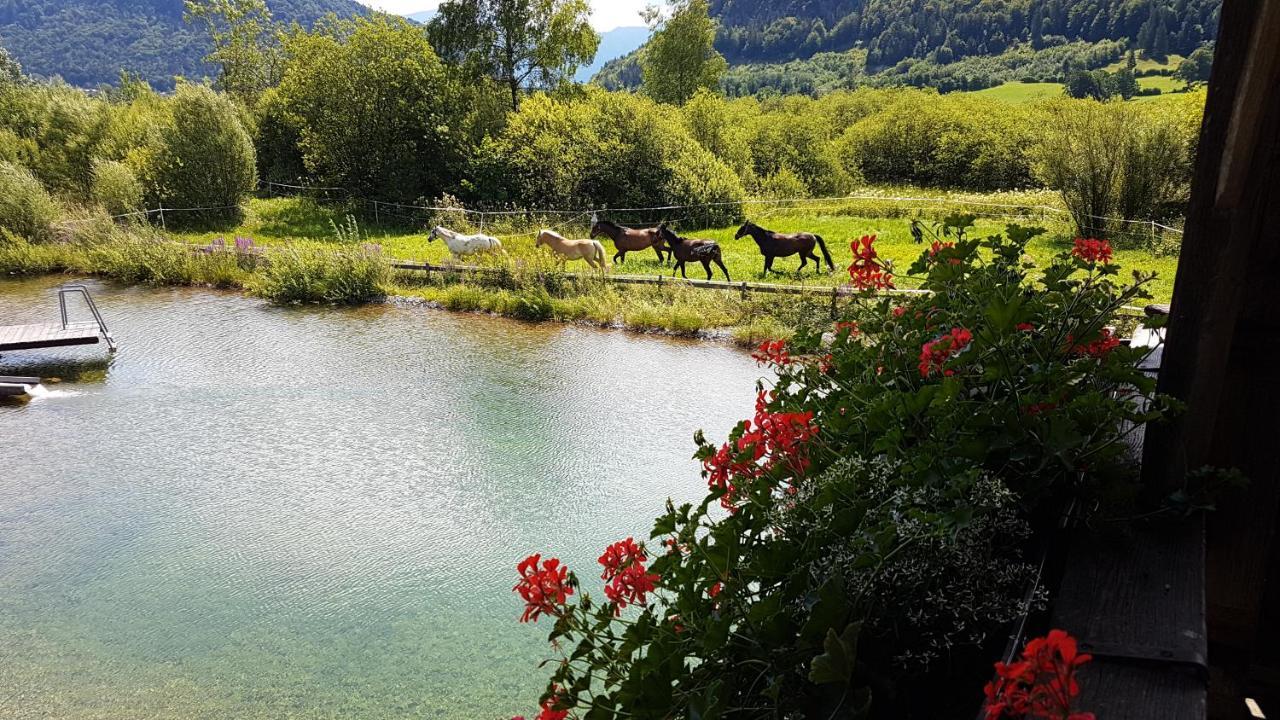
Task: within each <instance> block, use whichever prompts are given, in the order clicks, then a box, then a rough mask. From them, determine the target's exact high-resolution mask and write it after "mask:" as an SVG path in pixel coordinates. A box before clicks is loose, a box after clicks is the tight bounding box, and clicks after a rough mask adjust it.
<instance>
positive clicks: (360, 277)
mask: <svg viewBox="0 0 1280 720" xmlns="http://www.w3.org/2000/svg"><path fill="white" fill-rule="evenodd" d="M878 195H879V196H878V197H871V198H868V199H858V200H847V201H840V202H835V203H832V202H828V203H809V204H806V205H804V206H803V207H780V206H778V205H763V204H762V205H759V206H756V207H753V208H749V209H748V211H749V214H750V215H751V216H752V217H753V218H757V220H758V222H760V223H761V224H764V225H766V226H767V227H770V228H771V229H775V230H779V231H799V230H805V231H810V232H816V233H818V234H819V235H822V236H823V237H825V238H826V240H827V244H828V247H829V249H830V251H831V253H832V256H833V261H834V263H835V266H836V271H835V272H834V273H827V272H825V271H824V272H823V273H821V274H819V273H816V272H814V270H815V269H814V268H812V266H811V267H810V268H808V269H807V272H806V273H805V274H803V275H800V274H798V273H796V272H795V269H796V268H797V266H798V260H797V259H796V258H789V259H785V260H781V261H779V262H778V263H776V265H775V267H777V268H785V269H786V271H787V272H785V273H782V274H774V275H771V276H769V277H767V278H766V277H765V276H764V275H763V273H762V260H761V258H760V255H759V251H758V249H757V248H756V246H755V244H754V243H753V242H752V241H751V240H750V239H749V238H744V239H741V240H738V239H735V238H734V237H733V236H734V234H735V231H736V227H713V228H705V229H684V230H682V232H686V233H688V234H691V235H695V236H698V237H707V238H711V239H714V240H716V241H718V242H720V243H721V244H722V246H723V248H724V257H725V263H726V265H727V266H728V268H729V272H730V275H731V276H732V278H733V279H734V280H735V281H739V282H741V281H753V282H754V281H761V280H767V281H770V282H781V283H789V284H804V285H809V286H813V287H815V288H828V287H833V286H835V285H840V284H843V283H845V282H846V281H847V280H848V275H847V273H846V272H845V268H847V267H848V265H849V263H850V262H851V251H850V248H849V241H850V240H851V239H853V238H857V237H860V236H861V235H863V234H875V235H877V236H878V237H879V239H880V240H879V243H878V248H879V250H880V252H881V254H882V256H883V257H886V258H888V259H890V260H893V261H894V262H896V263H897V265H898V267H899V268H902V269H905V268H906V267H908V266H909V265H910V264H911V262H912V261H913V260H914V259H915V258H916V257H917V256H918V255H919V253H920V251H921V248H920V246H919V245H917V244H916V243H915V242H914V241H913V239H912V236H911V231H910V226H911V221H912V219H913V218H918V219H921V220H923V221H924V222H926V223H928V222H934V221H936V220H938V219H941V218H942V217H945V216H946V215H950V214H954V213H967V214H974V215H977V216H979V219H978V221H977V232H978V234H985V233H988V232H991V233H994V232H997V231H1000V230H1002V229H1003V228H1004V226H1005V225H1006V224H1008V223H1010V222H1018V223H1021V224H1035V225H1041V226H1044V227H1047V228H1049V229H1050V232H1049V233H1048V234H1046V235H1045V236H1042V237H1040V238H1037V239H1036V240H1035V241H1034V242H1033V243H1032V245H1031V246H1030V248H1029V254H1030V255H1031V259H1032V260H1034V261H1035V262H1036V263H1037V264H1040V265H1044V264H1047V263H1048V261H1049V260H1050V258H1051V257H1052V256H1054V255H1056V254H1058V253H1060V252H1062V250H1063V249H1064V248H1067V247H1069V246H1070V242H1071V239H1070V233H1069V225H1068V224H1067V223H1066V221H1065V220H1064V219H1063V218H1062V217H1061V216H1059V215H1057V214H1056V213H1054V212H1052V211H1050V210H1046V209H1045V208H1046V207H1050V208H1051V207H1052V203H1053V202H1054V198H1053V197H1052V196H1051V195H1049V194H1048V193H1036V192H1033V193H1003V194H999V195H964V194H942V193H926V192H922V191H919V190H896V191H889V190H882V191H879V193H878ZM903 197H912V198H916V199H915V200H911V201H904V200H902V199H901V198H903ZM361 211H362V208H360V207H357V206H354V205H351V204H344V203H333V202H318V201H315V200H308V199H301V198H274V199H258V200H254V201H252V202H250V203H249V205H248V207H247V209H246V219H245V221H244V223H243V224H242V225H241V226H239V227H236V228H229V229H226V230H223V231H212V232H188V233H166V232H164V231H162V230H160V229H157V228H154V227H151V226H148V225H116V224H112V223H111V222H110V221H108V220H105V219H101V218H94V217H88V218H77V219H76V220H74V221H70V222H67V223H64V224H63V225H62V226H61V227H60V229H59V232H58V240H57V241H53V242H46V243H29V242H25V241H22V240H19V239H17V238H15V237H13V236H6V237H5V238H4V239H0V273H3V274H48V273H60V272H65V273H76V274H88V275H100V276H104V277H112V278H117V279H119V280H121V281H124V282H130V283H140V284H153V285H196V286H209V287H217V288H229V289H240V290H244V291H246V292H249V293H252V294H254V295H257V296H260V297H263V298H266V299H269V300H272V301H274V302H279V303H286V304H287V303H302V302H324V303H338V304H358V303H364V302H370V301H376V300H379V299H381V298H383V297H386V296H389V295H390V296H401V297H405V298H412V299H416V300H421V301H424V302H427V303H430V304H433V305H436V306H439V307H442V308H446V309H450V310H456V311H472V312H490V313H496V314H501V315H506V316H510V317H516V318H521V319H525V320H530V321H545V320H555V321H561V322H581V323H590V324H594V325H600V326H614V327H628V328H633V329H636V330H641V331H663V332H671V333H680V334H699V333H714V334H719V335H727V336H732V337H733V338H735V339H737V340H739V341H741V342H744V343H754V342H758V341H759V340H760V339H761V338H766V337H782V336H786V335H787V334H789V332H790V330H789V329H790V328H791V327H793V326H794V325H795V324H796V322H797V320H798V319H799V318H800V317H802V316H806V317H808V316H812V315H813V314H814V313H829V312H830V311H831V308H830V304H831V297H830V295H828V294H825V293H822V294H815V295H814V296H812V297H800V296H790V295H774V294H760V293H744V292H740V291H736V290H735V291H721V290H707V289H699V288H693V287H690V286H687V285H683V284H681V283H669V284H667V285H666V286H663V287H650V286H630V285H618V284H614V283H610V282H607V281H606V280H604V279H601V278H595V277H591V276H590V275H589V274H587V273H585V272H582V273H581V274H565V273H564V272H562V270H564V269H568V270H570V271H575V270H577V271H585V270H586V267H585V266H584V265H580V264H574V265H569V266H568V267H567V268H565V267H564V266H562V265H561V264H560V263H559V262H558V261H557V259H556V258H554V257H552V256H551V255H550V254H549V253H548V251H546V250H545V249H541V250H539V249H536V248H534V246H533V234H532V232H531V231H530V228H531V227H537V226H540V225H541V224H542V223H541V222H539V219H533V220H532V223H533V224H532V225H530V222H531V221H530V220H524V221H523V222H522V223H521V224H519V225H514V224H508V225H506V226H497V227H495V226H493V225H492V224H486V225H485V226H484V229H485V230H486V231H488V232H492V233H494V234H498V235H500V236H501V237H502V238H503V242H504V247H505V250H506V252H505V253H504V254H502V255H490V256H482V257H477V258H474V259H471V260H469V262H473V263H476V264H480V265H483V266H487V269H488V272H483V273H468V272H459V273H439V272H436V273H430V274H425V273H420V272H412V271H395V270H393V269H392V267H391V263H392V261H394V260H414V261H426V262H432V263H438V264H448V263H449V262H451V259H450V257H449V253H448V250H447V248H446V247H445V246H444V245H443V243H439V242H437V243H432V244H428V243H427V242H426V237H425V233H424V231H423V229H422V228H423V227H425V226H426V225H427V224H429V223H431V222H435V221H447V222H449V223H450V224H451V225H453V226H455V227H458V228H460V229H463V230H479V229H480V223H479V222H478V220H477V219H475V216H463V215H458V214H455V215H454V216H452V217H449V218H432V217H428V216H426V214H425V213H424V214H423V215H422V216H419V217H395V216H392V215H390V214H389V213H385V212H384V213H381V215H380V217H379V218H378V219H379V220H381V222H369V223H367V224H361V223H358V222H354V221H353V220H352V219H351V217H352V216H353V215H354V213H357V212H361ZM677 213H679V211H673V216H671V217H668V218H666V219H668V220H670V221H673V222H676V223H678V224H679V225H680V226H681V227H682V228H687V227H697V219H696V217H692V216H691V215H690V213H687V212H686V213H685V216H684V217H680V216H678V215H677ZM541 220H546V221H547V222H546V224H551V225H553V226H554V225H555V221H554V219H546V218H543V219H541ZM585 223H586V220H585V219H582V220H580V221H579V222H578V223H577V224H572V225H569V226H561V227H559V228H558V229H560V230H562V231H563V232H564V233H565V234H567V235H570V236H582V235H585V234H586V232H587V227H586V225H585ZM237 238H238V239H239V242H238V243H237ZM605 244H606V247H608V249H609V254H610V255H612V251H613V249H612V246H611V243H609V242H608V241H606V242H605ZM237 245H239V247H238V248H237ZM1117 261H1118V262H1120V263H1122V264H1123V265H1124V266H1125V267H1126V268H1127V269H1141V270H1148V271H1152V270H1153V271H1156V272H1158V273H1159V275H1160V279H1159V280H1158V281H1157V283H1156V285H1155V287H1154V291H1155V294H1156V295H1157V298H1158V299H1160V300H1162V301H1163V300H1167V299H1168V297H1169V296H1170V295H1171V294H1172V283H1173V276H1174V271H1175V269H1176V259H1175V258H1172V257H1156V256H1154V255H1152V254H1150V253H1148V252H1145V251H1142V250H1137V249H1130V250H1123V249H1122V250H1119V251H1118V252H1117ZM691 271H692V274H691V275H690V277H691V278H696V279H701V278H702V277H704V275H703V274H702V271H701V267H700V266H694V267H693V268H691ZM613 272H615V273H626V274H637V275H664V276H668V277H669V276H670V274H671V270H670V268H669V267H664V266H662V265H660V264H659V263H658V261H657V258H656V256H655V255H654V254H653V253H652V252H639V253H632V254H630V255H629V256H628V258H627V261H626V263H625V264H621V265H619V266H617V267H615V268H613ZM718 279H720V278H719V277H718ZM901 284H902V285H903V286H910V285H911V281H910V279H909V278H902V279H901Z"/></svg>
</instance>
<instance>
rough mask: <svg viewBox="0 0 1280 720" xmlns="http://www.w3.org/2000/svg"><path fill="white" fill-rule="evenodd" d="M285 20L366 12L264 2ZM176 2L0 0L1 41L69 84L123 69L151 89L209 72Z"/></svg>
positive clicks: (320, 3) (336, 1) (339, 0)
mask: <svg viewBox="0 0 1280 720" xmlns="http://www.w3.org/2000/svg"><path fill="white" fill-rule="evenodd" d="M267 5H268V6H269V7H270V8H271V12H272V15H273V16H274V17H275V19H276V20H280V21H282V22H285V23H290V22H298V23H300V24H302V25H305V26H310V25H311V24H312V23H314V22H315V21H316V20H317V19H319V18H320V17H323V16H324V15H326V14H328V13H336V14H337V15H339V16H341V17H352V16H354V15H358V14H367V13H369V12H370V10H369V8H367V7H365V6H364V5H361V4H360V3H358V2H355V0H267ZM182 13H183V2H182V0H0V45H3V46H4V47H5V48H7V49H8V50H9V52H10V54H12V55H13V56H14V58H16V59H17V60H18V62H20V63H22V67H23V70H25V71H26V72H27V73H28V74H30V75H33V76H37V77H44V78H51V77H54V76H60V77H62V78H63V79H64V80H66V81H67V82H69V83H71V84H73V85H79V86H82V87H94V86H97V85H101V84H105V83H114V82H116V81H117V80H119V78H120V72H121V71H125V70H127V71H128V72H130V73H133V74H136V75H138V76H140V77H141V78H143V79H145V80H147V81H148V82H150V83H151V84H152V86H153V87H156V88H159V89H164V90H167V89H170V88H172V87H173V85H174V76H175V75H181V76H185V77H191V78H202V77H206V76H210V75H212V74H213V73H214V70H213V68H211V67H209V66H207V65H206V64H205V62H204V56H205V55H207V54H208V52H209V42H208V39H207V38H206V37H205V35H204V33H203V32H200V31H199V30H198V29H196V28H193V27H191V26H188V25H186V24H185V23H184V22H183V21H182Z"/></svg>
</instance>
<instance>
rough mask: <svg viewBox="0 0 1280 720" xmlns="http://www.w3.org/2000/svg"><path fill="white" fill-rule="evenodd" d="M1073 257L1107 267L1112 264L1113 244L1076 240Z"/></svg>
mask: <svg viewBox="0 0 1280 720" xmlns="http://www.w3.org/2000/svg"><path fill="white" fill-rule="evenodd" d="M1071 256H1072V257H1075V258H1079V259H1081V260H1083V261H1085V262H1087V263H1093V264H1097V263H1102V264H1103V265H1106V264H1108V263H1110V262H1111V243H1110V242H1109V241H1107V240H1094V239H1092V238H1090V239H1087V240H1086V239H1085V238H1076V246H1075V248H1074V249H1072V251H1071Z"/></svg>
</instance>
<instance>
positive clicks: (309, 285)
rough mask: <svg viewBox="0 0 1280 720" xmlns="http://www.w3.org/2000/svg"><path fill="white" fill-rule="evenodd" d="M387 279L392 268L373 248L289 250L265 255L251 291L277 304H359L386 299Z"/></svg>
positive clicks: (301, 248)
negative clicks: (263, 265) (263, 262)
mask: <svg viewBox="0 0 1280 720" xmlns="http://www.w3.org/2000/svg"><path fill="white" fill-rule="evenodd" d="M390 279H391V266H390V264H389V263H388V262H387V259H386V258H385V257H383V255H382V252H381V249H380V248H377V247H376V246H372V245H364V246H361V247H348V248H343V249H341V250H336V251H333V250H322V249H317V248H306V247H289V248H285V249H283V250H278V251H276V252H273V253H271V255H270V256H268V259H267V262H266V263H265V267H264V268H263V269H262V271H261V272H260V273H259V274H258V276H257V277H256V279H255V283H254V286H253V288H252V289H253V291H254V292H255V293H257V294H258V295H259V296H261V297H264V298H267V299H268V300H271V301H272V302H276V303H280V304H291V303H305V302H323V303H330V304H335V305H358V304H360V303H364V302H369V301H370V300H376V299H378V298H382V297H385V296H386V285H387V283H388V282H389V281H390Z"/></svg>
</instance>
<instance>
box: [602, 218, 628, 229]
mask: <svg viewBox="0 0 1280 720" xmlns="http://www.w3.org/2000/svg"><path fill="white" fill-rule="evenodd" d="M596 224H597V225H607V226H609V227H611V228H616V229H618V230H630V229H631V228H629V227H627V226H626V225H619V224H618V223H616V222H614V221H612V220H597V221H596Z"/></svg>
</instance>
